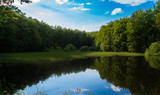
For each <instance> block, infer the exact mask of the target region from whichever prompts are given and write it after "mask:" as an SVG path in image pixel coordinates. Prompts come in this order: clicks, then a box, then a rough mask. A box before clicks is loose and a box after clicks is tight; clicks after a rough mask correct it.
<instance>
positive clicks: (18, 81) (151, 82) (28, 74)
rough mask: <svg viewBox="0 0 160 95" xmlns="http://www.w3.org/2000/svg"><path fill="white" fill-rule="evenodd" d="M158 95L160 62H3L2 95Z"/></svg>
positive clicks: (140, 59)
mask: <svg viewBox="0 0 160 95" xmlns="http://www.w3.org/2000/svg"><path fill="white" fill-rule="evenodd" d="M65 93H67V94H69V95H78V94H79V95H88V94H89V95H90V94H91V95H94V94H96V95H130V94H134V95H159V93H160V59H158V58H152V57H148V58H146V59H145V58H144V57H117V56H115V57H101V58H85V59H76V60H72V61H59V62H54V63H53V62H44V63H33V62H16V63H15V62H14V63H12V62H10V63H3V62H1V63H0V95H1V94H2V95H3V94H8V95H12V94H19V95H33V94H34V95H46V94H48V95H59V94H61V95H63V94H65Z"/></svg>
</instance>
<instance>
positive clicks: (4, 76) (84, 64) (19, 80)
mask: <svg viewBox="0 0 160 95" xmlns="http://www.w3.org/2000/svg"><path fill="white" fill-rule="evenodd" d="M92 60H93V59H90V58H89V59H78V60H73V61H71V62H69V61H65V62H64V61H61V62H54V63H53V62H52V63H51V62H46V63H1V66H0V94H1V93H3V92H4V91H7V93H10V94H12V93H15V92H16V91H17V90H20V89H24V88H25V87H26V86H32V85H33V84H37V83H38V82H39V81H44V80H46V79H47V78H49V77H50V76H51V75H55V76H61V75H62V74H70V73H78V72H80V71H84V70H86V68H89V67H90V66H91V64H92V63H93V61H92Z"/></svg>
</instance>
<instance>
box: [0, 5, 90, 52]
mask: <svg viewBox="0 0 160 95" xmlns="http://www.w3.org/2000/svg"><path fill="white" fill-rule="evenodd" d="M92 43H93V39H92V37H90V36H88V35H87V33H86V32H85V31H79V30H72V29H66V28H62V27H59V26H55V27H53V26H49V25H48V24H46V23H45V22H43V21H41V22H39V21H38V20H36V19H32V18H31V17H29V18H27V17H26V16H25V13H22V12H21V10H19V9H18V8H17V7H15V6H10V7H5V6H1V7H0V44H1V45H0V52H24V51H43V50H45V49H46V48H57V47H61V48H64V47H65V45H67V44H73V45H74V46H75V47H76V48H80V47H81V46H91V45H92Z"/></svg>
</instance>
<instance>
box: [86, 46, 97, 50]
mask: <svg viewBox="0 0 160 95" xmlns="http://www.w3.org/2000/svg"><path fill="white" fill-rule="evenodd" d="M88 50H89V51H97V47H96V46H90V47H89V48H88Z"/></svg>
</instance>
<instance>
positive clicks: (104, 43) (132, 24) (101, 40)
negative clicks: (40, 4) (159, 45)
mask: <svg viewBox="0 0 160 95" xmlns="http://www.w3.org/2000/svg"><path fill="white" fill-rule="evenodd" d="M156 41H160V3H158V2H157V4H156V5H155V6H154V9H153V10H152V9H148V10H143V9H139V10H137V11H136V12H134V13H133V14H132V15H131V17H124V18H121V19H119V20H115V21H111V22H109V23H108V24H107V25H103V26H102V27H101V29H100V31H99V32H98V35H97V38H96V45H97V46H100V48H101V50H102V51H129V52H144V51H145V50H146V48H148V47H149V46H150V45H151V43H152V42H156Z"/></svg>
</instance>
